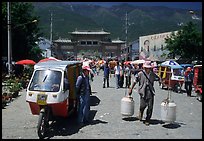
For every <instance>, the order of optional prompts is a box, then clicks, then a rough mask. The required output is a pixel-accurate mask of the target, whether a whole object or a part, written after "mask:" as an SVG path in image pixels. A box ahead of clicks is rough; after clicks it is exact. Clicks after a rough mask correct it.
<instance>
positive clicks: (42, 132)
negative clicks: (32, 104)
mask: <svg viewBox="0 0 204 141" xmlns="http://www.w3.org/2000/svg"><path fill="white" fill-rule="evenodd" d="M46 125H47V123H46V120H45V112H40V115H39V119H38V126H37V132H38V136H39V138H40V139H43V138H45V136H46V130H47V129H46V128H47V127H46Z"/></svg>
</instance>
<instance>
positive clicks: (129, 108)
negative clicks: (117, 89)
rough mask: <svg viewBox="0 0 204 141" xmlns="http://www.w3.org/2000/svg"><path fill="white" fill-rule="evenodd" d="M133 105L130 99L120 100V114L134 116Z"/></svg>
mask: <svg viewBox="0 0 204 141" xmlns="http://www.w3.org/2000/svg"><path fill="white" fill-rule="evenodd" d="M134 105H135V104H134V100H133V98H132V97H127V96H125V97H123V98H122V99H121V114H122V115H123V116H132V115H133V114H134Z"/></svg>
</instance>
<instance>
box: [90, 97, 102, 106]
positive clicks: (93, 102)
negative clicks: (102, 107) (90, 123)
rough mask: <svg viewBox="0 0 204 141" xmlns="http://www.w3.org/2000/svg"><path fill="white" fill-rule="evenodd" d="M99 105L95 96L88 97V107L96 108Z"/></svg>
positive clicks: (98, 100)
mask: <svg viewBox="0 0 204 141" xmlns="http://www.w3.org/2000/svg"><path fill="white" fill-rule="evenodd" d="M99 103H100V99H99V98H98V97H97V96H94V95H91V96H90V106H97V105H98V104H99Z"/></svg>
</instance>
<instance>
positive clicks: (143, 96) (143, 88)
mask: <svg viewBox="0 0 204 141" xmlns="http://www.w3.org/2000/svg"><path fill="white" fill-rule="evenodd" d="M143 68H144V70H141V71H140V72H139V73H138V74H137V75H135V80H134V82H133V84H132V86H131V87H130V89H129V95H131V94H132V90H133V88H134V86H135V85H136V84H137V83H138V82H139V88H138V93H139V95H140V107H139V115H138V117H137V118H138V119H139V120H140V121H142V118H143V112H144V110H145V108H146V107H147V111H146V120H145V121H144V123H145V125H149V124H150V118H151V116H152V112H153V104H154V95H155V90H154V81H155V77H158V76H157V75H156V74H155V73H154V72H153V71H152V66H151V62H150V61H146V62H145V63H144V65H143Z"/></svg>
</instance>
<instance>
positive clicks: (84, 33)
mask: <svg viewBox="0 0 204 141" xmlns="http://www.w3.org/2000/svg"><path fill="white" fill-rule="evenodd" d="M71 34H82V35H93V34H97V35H101V34H105V35H109V34H110V33H109V32H105V31H74V32H71Z"/></svg>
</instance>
